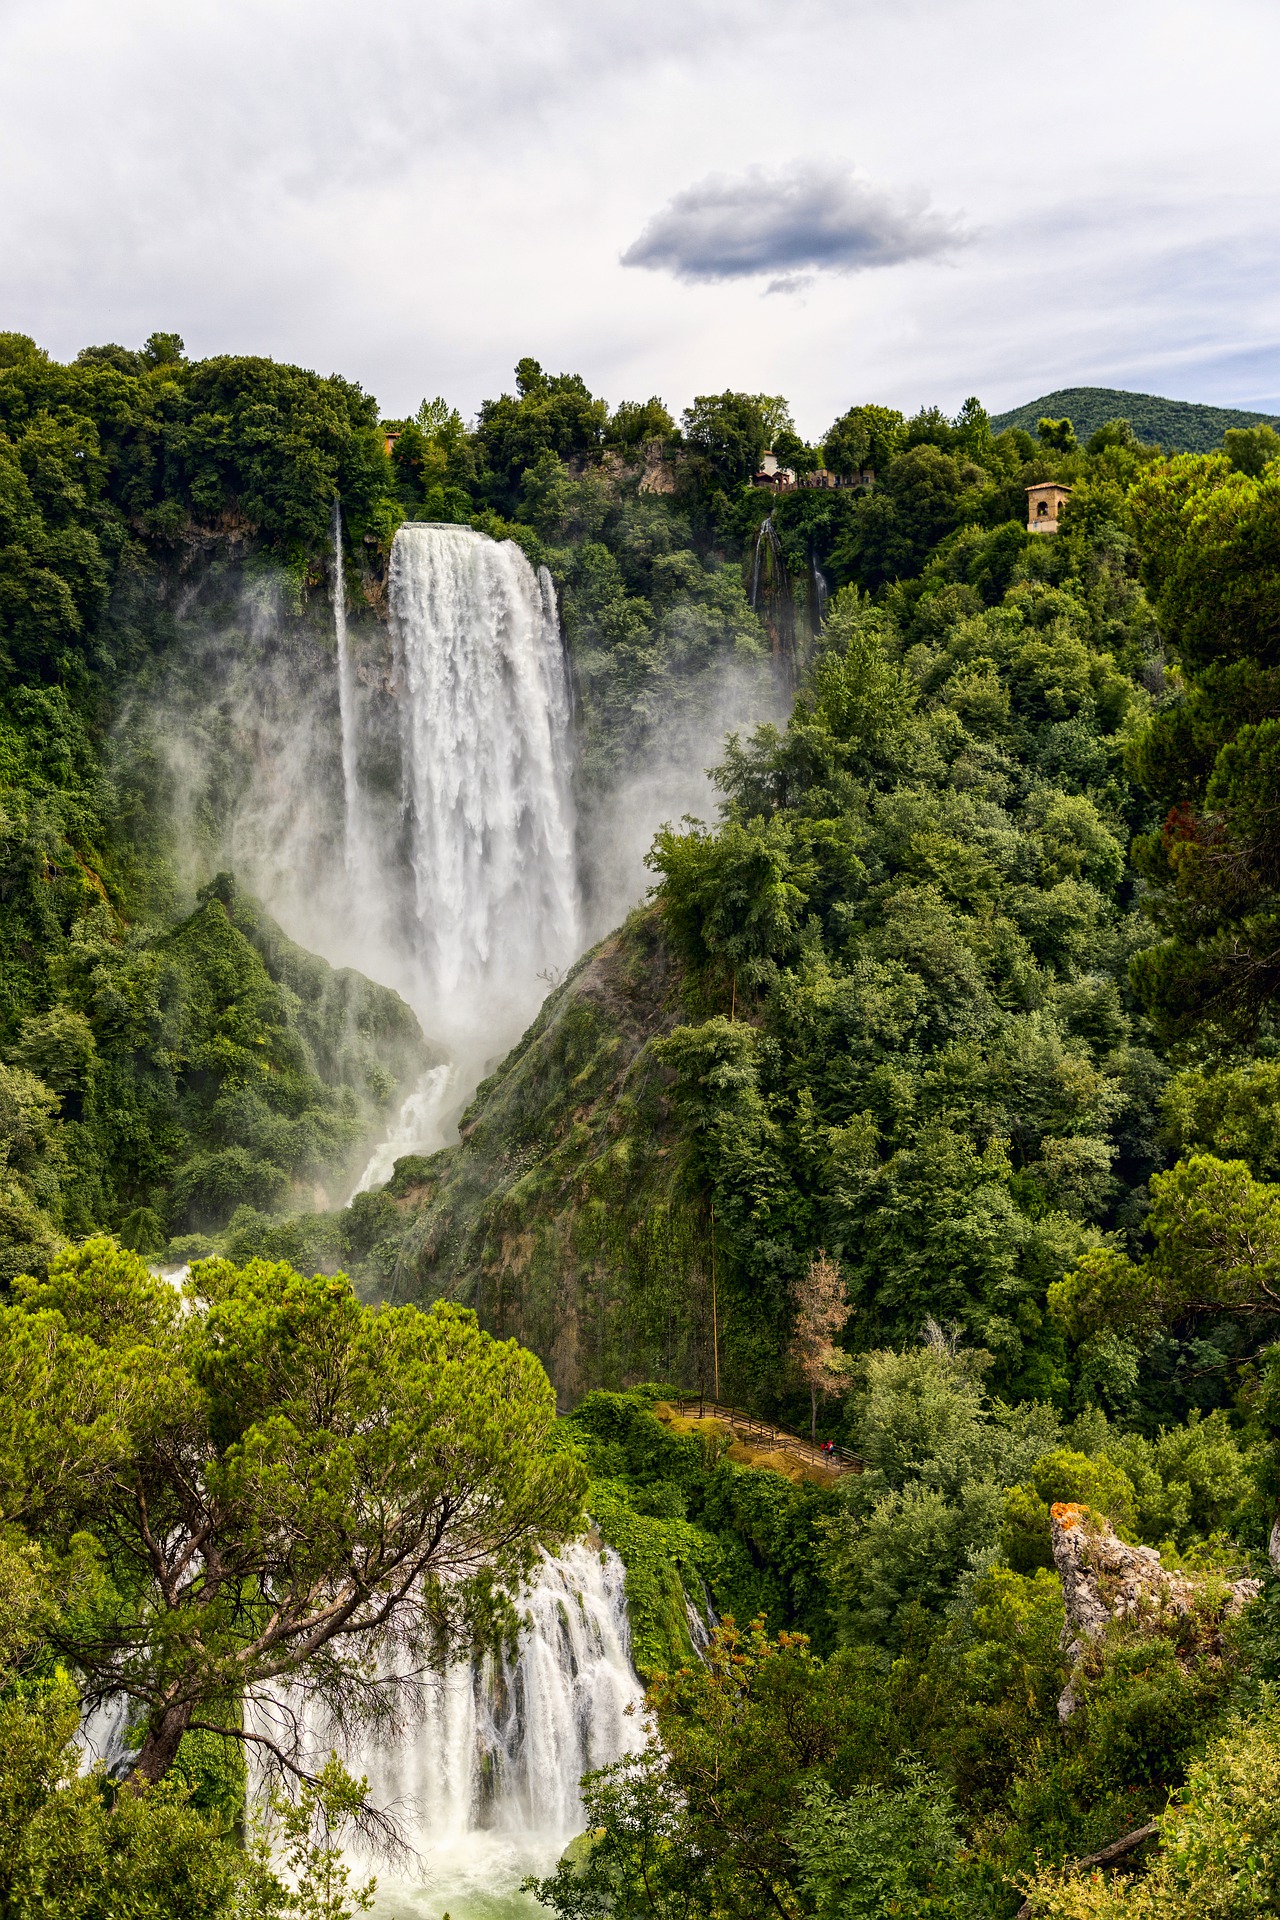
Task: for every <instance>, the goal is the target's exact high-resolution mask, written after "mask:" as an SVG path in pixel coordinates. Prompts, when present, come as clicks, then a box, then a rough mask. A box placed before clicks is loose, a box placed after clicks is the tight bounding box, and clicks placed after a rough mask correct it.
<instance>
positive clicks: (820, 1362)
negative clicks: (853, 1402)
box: [791, 1252, 850, 1441]
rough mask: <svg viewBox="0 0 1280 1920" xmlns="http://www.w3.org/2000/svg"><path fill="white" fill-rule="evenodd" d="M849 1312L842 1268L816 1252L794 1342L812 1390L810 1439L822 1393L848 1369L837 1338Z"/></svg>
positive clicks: (799, 1292) (800, 1295) (800, 1293)
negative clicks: (837, 1344)
mask: <svg viewBox="0 0 1280 1920" xmlns="http://www.w3.org/2000/svg"><path fill="white" fill-rule="evenodd" d="M849 1312H850V1308H849V1303H848V1301H847V1300H846V1299H845V1292H844V1281H843V1280H842V1279H841V1277H840V1269H839V1268H838V1267H837V1266H836V1264H835V1262H834V1261H833V1260H829V1259H828V1258H827V1256H826V1254H825V1253H823V1252H819V1253H816V1254H815V1255H814V1256H813V1259H812V1260H811V1261H810V1262H809V1269H808V1272H807V1273H806V1274H805V1276H804V1279H803V1280H802V1281H801V1282H800V1283H799V1285H798V1286H797V1288H796V1330H795V1334H794V1335H793V1338H792V1345H791V1354H792V1358H793V1360H794V1361H795V1365H796V1370H797V1372H798V1373H799V1374H800V1376H801V1378H802V1380H803V1381H804V1384H805V1385H806V1386H807V1387H808V1389H809V1403H810V1404H809V1438H810V1439H811V1440H814V1441H816V1439H817V1432H818V1395H819V1394H820V1393H832V1392H834V1391H835V1390H836V1389H837V1388H838V1387H839V1386H840V1385H841V1384H842V1383H843V1381H844V1378H845V1375H846V1373H847V1372H848V1364H849V1363H848V1359H847V1356H846V1355H845V1354H844V1353H842V1352H841V1350H840V1349H839V1348H838V1347H837V1346H836V1345H835V1344H834V1339H835V1335H836V1334H838V1333H839V1332H840V1329H841V1328H842V1327H843V1326H844V1323H845V1321H846V1320H847V1319H848V1318H849Z"/></svg>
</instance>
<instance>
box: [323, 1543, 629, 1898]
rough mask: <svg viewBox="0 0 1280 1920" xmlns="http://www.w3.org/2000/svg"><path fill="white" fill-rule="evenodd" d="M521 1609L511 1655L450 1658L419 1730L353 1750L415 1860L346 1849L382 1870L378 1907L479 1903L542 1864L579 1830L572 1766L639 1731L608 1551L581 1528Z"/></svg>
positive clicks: (547, 1865) (613, 1754) (623, 1747)
mask: <svg viewBox="0 0 1280 1920" xmlns="http://www.w3.org/2000/svg"><path fill="white" fill-rule="evenodd" d="M519 1610H520V1613H521V1615H522V1616H523V1620H524V1625H523V1627H522V1629H521V1632H520V1637H519V1642H518V1645H517V1648H516V1653H515V1658H514V1659H510V1658H499V1657H490V1658H488V1659H486V1660H485V1661H483V1662H482V1663H479V1664H477V1665H476V1666H475V1667H468V1666H460V1667H455V1668H453V1669H451V1670H450V1671H449V1672H448V1673H447V1674H445V1675H444V1676H443V1678H442V1679H441V1680H440V1681H439V1682H438V1683H437V1684H436V1685H435V1687H434V1688H433V1689H432V1690H431V1693H430V1695H429V1698H428V1704H427V1709H426V1712H425V1713H424V1715H423V1718H422V1720H421V1722H420V1724H419V1726H418V1728H417V1730H416V1734H415V1735H414V1736H412V1737H410V1738H408V1739H406V1740H405V1741H403V1742H402V1743H400V1744H397V1745H396V1746H394V1747H374V1748H372V1749H370V1750H366V1751H363V1752H362V1753H361V1754H360V1755H359V1761H358V1767H357V1771H359V1772H363V1773H365V1774H366V1775H367V1777H368V1781H369V1795H370V1799H371V1800H372V1802H373V1803H374V1804H375V1805H377V1806H381V1807H389V1808H394V1809H395V1810H396V1811H397V1813H398V1816H399V1818H400V1820H401V1822H402V1824H403V1826H404V1828H405V1831H406V1838H407V1839H408V1840H409V1842H410V1844H411V1845H412V1847H413V1848H414V1850H415V1852H416V1853H417V1855H418V1857H419V1862H420V1864H419V1865H418V1866H416V1867H415V1868H413V1869H411V1870H410V1871H409V1872H408V1874H406V1875H405V1876H404V1877H403V1878H401V1879H399V1880H397V1879H395V1878H394V1877H388V1875H387V1873H386V1870H385V1863H384V1864H383V1866H382V1867H379V1866H378V1863H377V1862H376V1860H371V1859H368V1858H366V1857H364V1856H362V1855H360V1854H358V1853H357V1854H355V1855H354V1858H353V1864H354V1865H355V1866H357V1867H358V1868H359V1869H360V1870H361V1871H362V1872H366V1873H367V1872H368V1871H370V1870H373V1871H375V1872H377V1873H378V1878H379V1898H378V1907H379V1910H380V1911H385V1912H387V1913H393V1914H400V1913H420V1914H423V1915H425V1914H431V1915H433V1916H434V1915H436V1914H437V1913H439V1912H441V1911H443V1910H444V1909H446V1908H447V1909H448V1911H449V1912H450V1913H451V1914H452V1915H453V1920H463V1916H464V1915H466V1914H468V1913H469V1912H476V1913H480V1912H483V1913H486V1914H487V1913H489V1912H491V1911H493V1909H492V1908H491V1907H490V1906H489V1904H488V1902H490V1901H492V1900H494V1899H501V1898H506V1899H510V1898H511V1890H512V1888H513V1887H515V1886H517V1885H518V1883H519V1881H520V1879H521V1877H522V1876H523V1875H524V1874H525V1873H530V1872H536V1873H545V1872H548V1871H550V1869H551V1868H552V1867H553V1866H554V1864H555V1861H556V1860H557V1859H558V1857H559V1855H560V1854H561V1853H562V1852H563V1851H564V1848H565V1846H566V1845H567V1844H568V1842H569V1841H570V1840H571V1839H572V1838H573V1836H574V1835H575V1834H577V1833H579V1832H581V1830H582V1824H583V1813H582V1800H581V1795H580V1793H579V1787H578V1783H579V1779H580V1777H581V1775H582V1774H583V1773H584V1772H585V1771H586V1770H587V1769H588V1768H592V1767H602V1766H607V1765H608V1764H609V1763H610V1762H611V1761H613V1760H616V1759H618V1758H620V1756H621V1755H622V1754H624V1753H627V1752H631V1751H634V1750H636V1749H638V1748H639V1747H640V1746H642V1745H643V1743H644V1725H643V1722H642V1720H641V1717H640V1715H639V1712H638V1711H637V1712H635V1713H629V1712H628V1709H629V1708H632V1707H636V1708H638V1706H639V1702H640V1698H641V1693H640V1687H639V1683H638V1682H637V1680H636V1677H635V1674H634V1672H633V1671H632V1667H631V1661H630V1657H629V1652H628V1627H627V1613H626V1600H625V1595H624V1569H623V1566H622V1562H621V1561H620V1560H619V1558H618V1556H617V1554H615V1553H613V1552H611V1551H609V1550H608V1549H605V1550H603V1551H602V1550H600V1549H599V1548H593V1547H591V1546H589V1545H588V1544H587V1543H586V1542H585V1541H577V1542H575V1543H574V1544H573V1545H572V1546H570V1547H568V1548H567V1549H565V1550H564V1552H562V1553H561V1554H560V1556H559V1557H558V1558H556V1559H552V1558H550V1557H549V1556H548V1557H547V1558H546V1559H544V1561H543V1563H542V1567H541V1570H540V1572H539V1573H538V1575H537V1577H536V1578H535V1580H534V1581H533V1582H532V1584H531V1585H530V1586H529V1587H528V1588H527V1589H526V1591H525V1592H524V1593H523V1594H522V1595H521V1597H520V1602H519ZM518 1904H519V1906H520V1908H521V1910H523V1903H518ZM530 1906H531V1908H532V1903H530ZM502 1910H503V1911H504V1912H505V1911H507V1909H506V1908H505V1907H503V1909H502ZM532 1910H533V1911H540V1909H532Z"/></svg>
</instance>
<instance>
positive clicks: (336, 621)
mask: <svg viewBox="0 0 1280 1920" xmlns="http://www.w3.org/2000/svg"><path fill="white" fill-rule="evenodd" d="M333 637H334V640H335V641H336V643H337V649H338V722H339V726H340V728H341V737H342V826H343V840H342V845H343V857H344V859H345V861H346V865H347V871H348V872H354V871H355V870H356V867H357V864H358V862H359V859H360V854H361V851H362V849H361V846H360V839H361V835H360V831H359V806H360V794H359V788H358V786H357V778H358V776H357V773H356V684H355V674H354V672H353V670H352V666H351V648H350V646H349V644H348V641H347V583H346V574H345V571H344V569H343V561H342V503H341V501H339V500H335V501H334V503H333Z"/></svg>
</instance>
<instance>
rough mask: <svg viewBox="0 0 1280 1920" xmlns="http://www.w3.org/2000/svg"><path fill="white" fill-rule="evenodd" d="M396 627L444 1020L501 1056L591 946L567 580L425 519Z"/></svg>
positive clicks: (424, 907) (412, 806) (419, 854)
mask: <svg viewBox="0 0 1280 1920" xmlns="http://www.w3.org/2000/svg"><path fill="white" fill-rule="evenodd" d="M391 618H392V625H393V629H394V633H395V640H396V646H397V649H398V652H399V657H400V662H401V667H402V671H403V675H404V687H403V697H402V701H401V715H402V724H403V728H404V748H405V752H404V758H405V774H406V787H407V800H408V813H409V821H410V847H411V859H412V862H413V877H414V886H415V903H416V911H417V923H418V927H419V929H420V933H421V941H422V946H421V952H420V956H419V957H420V964H421V968H422V976H423V985H424V992H425V995H426V1000H427V1013H428V1018H429V1019H430V1020H431V1022H432V1024H433V1026H435V1027H436V1029H437V1030H439V1031H443V1032H444V1034H445V1036H446V1037H447V1038H449V1039H450V1040H452V1041H453V1042H454V1043H455V1044H457V1045H460V1046H462V1047H463V1048H466V1047H468V1046H470V1047H474V1046H476V1045H480V1046H482V1047H484V1048H485V1049H487V1051H488V1052H490V1053H492V1052H493V1051H494V1045H493V1043H494V1038H495V1033H502V1032H509V1031H510V1028H511V1026H512V1024H513V1023H515V1024H516V1025H517V1027H518V1025H519V1023H521V1022H522V1021H523V1020H525V1019H527V1017H528V1014H529V1011H530V1010H531V1007H532V1006H534V1005H536V1003H537V1001H538V1000H539V999H540V998H541V997H542V994H543V993H544V992H545V990H546V989H545V984H544V985H543V987H542V988H541V989H540V988H539V986H538V982H539V978H540V977H541V976H543V975H545V974H546V973H547V972H548V971H549V970H551V969H559V968H561V967H563V966H564V965H565V963H566V962H567V961H568V960H570V959H571V958H573V957H574V956H575V955H576V953H577V950H578V907H577V885H576V879H575V866H574V844H573V814H572V803H571V800H570V789H569V700H568V689H567V685H566V679H565V670H564V661H563V658H562V654H561V648H560V636H559V630H558V625H557V621H556V609H555V596H554V592H553V589H552V586H551V576H550V575H549V574H548V573H547V572H546V571H545V569H544V570H543V571H542V573H541V575H540V576H539V575H535V574H534V571H533V569H532V567H531V566H530V565H529V563H528V561H527V560H526V559H525V557H524V555H523V553H522V552H521V551H520V549H519V547H517V546H516V545H515V544H514V543H513V542H511V541H505V542H503V543H502V544H499V543H498V542H496V541H493V540H489V539H487V538H486V537H485V535H483V534H480V533H473V532H472V531H471V529H470V528H469V527H454V526H433V525H415V524H411V525H409V526H405V527H401V529H400V531H399V532H398V533H397V535H396V538H395V545H394V547H393V548H392V553H391Z"/></svg>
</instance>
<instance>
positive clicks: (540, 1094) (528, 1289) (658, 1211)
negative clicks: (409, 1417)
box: [373, 912, 709, 1400]
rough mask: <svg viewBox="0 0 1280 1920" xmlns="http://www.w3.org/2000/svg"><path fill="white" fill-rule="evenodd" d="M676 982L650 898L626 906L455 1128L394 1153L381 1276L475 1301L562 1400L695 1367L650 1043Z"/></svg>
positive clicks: (676, 1186) (701, 1286)
mask: <svg viewBox="0 0 1280 1920" xmlns="http://www.w3.org/2000/svg"><path fill="white" fill-rule="evenodd" d="M678 986H679V981H678V974H677V969H676V967H675V963H674V962H673V960H672V958H671V956H670V953H669V951H668V949H667V947H666V945H665V943H664V942H663V940H662V937H661V932H660V928H659V925H658V921H657V916H656V914H654V913H652V912H639V913H636V914H633V915H632V917H631V919H630V921H629V922H628V923H627V925H626V926H625V927H624V928H623V929H622V930H621V931H620V932H619V933H617V934H614V935H613V936H611V938H609V939H608V940H606V941H604V942H603V943H602V945H600V946H599V947H597V948H596V949H595V950H594V952H592V953H590V954H589V955H587V957H586V958H585V959H584V960H583V961H581V962H580V963H579V965H578V966H577V967H576V968H575V969H574V970H573V972H572V973H571V974H570V976H569V978H568V979H567V980H566V981H565V982H564V984H563V985H562V986H561V987H560V988H559V989H558V990H557V991H556V992H555V993H554V994H552V995H551V996H550V998H549V999H548V1001H547V1003H546V1005H545V1007H544V1008H543V1010H542V1012H541V1014H540V1015H539V1017H538V1019H537V1021H536V1022H535V1023H534V1025H533V1026H532V1027H531V1028H530V1030H529V1032H528V1033H527V1034H526V1035H525V1037H524V1039H523V1040H522V1041H521V1043H520V1045H519V1046H518V1047H517V1048H516V1049H515V1051H514V1052H513V1053H511V1054H510V1055H509V1056H508V1057H507V1058H506V1059H505V1060H504V1061H503V1062H502V1064H501V1066H500V1067H499V1068H498V1070H497V1071H496V1072H495V1073H494V1074H493V1075H492V1076H491V1077H490V1078H489V1079H488V1080H486V1081H484V1082H483V1083H482V1085H481V1086H480V1088H479V1090H478V1092H477V1094H476V1096H475V1099H474V1101H473V1102H472V1104H471V1106H470V1108H469V1109H468V1111H467V1113H466V1114H465V1115H464V1116H463V1121H462V1127H461V1140H460V1142H459V1144H458V1145H457V1146H456V1147H452V1148H449V1149H447V1150H446V1151H445V1152H443V1153H438V1154H435V1155H434V1156H432V1157H431V1158H430V1159H407V1160H402V1161H400V1162H399V1163H398V1165H397V1169H396V1174H395V1177H394V1179H393V1180H392V1182H391V1185H390V1188H389V1190H388V1191H389V1194H390V1196H391V1200H392V1201H393V1202H394V1204H395V1206H396V1209H397V1214H398V1217H397V1219H396V1221H395V1222H394V1224H393V1225H391V1228H390V1231H389V1232H388V1233H387V1234H386V1237H385V1238H384V1239H383V1240H382V1242H381V1243H380V1245H378V1246H377V1247H375V1249H374V1254H373V1262H374V1264H375V1265H377V1266H379V1267H380V1268H381V1274H382V1278H381V1287H382V1290H383V1291H384V1292H385V1293H387V1294H388V1295H389V1296H390V1297H392V1298H396V1299H417V1300H422V1301H430V1300H434V1299H437V1298H440V1297H442V1296H444V1297H447V1298H450V1299H455V1300H460V1301H463V1302H464V1303H465V1304H467V1305H469V1306H472V1307H474V1308H475V1309H476V1311H477V1312H478V1313H479V1315H480V1317H481V1320H482V1321H483V1323H484V1324H485V1326H486V1327H488V1328H490V1329H491V1330H492V1331H494V1332H495V1333H498V1334H501V1335H504V1336H514V1337H515V1338H517V1339H519V1340H521V1341H523V1342H524V1343H525V1344H526V1345H528V1346H530V1347H532V1348H533V1350H534V1351H535V1352H536V1353H537V1354H538V1355H539V1357H540V1358H541V1360H542V1361H543V1363H544V1365H545V1366H546V1367H547V1370H548V1372H549V1373H550V1375H551V1378H552V1380H553V1381H554V1383H555V1386H556V1388H557V1391H558V1392H559V1394H560V1395H561V1397H562V1399H564V1400H573V1399H576V1398H577V1397H578V1396H579V1395H580V1394H581V1393H582V1392H583V1391H584V1390H585V1388H586V1387H587V1386H611V1387H620V1386H625V1385H628V1384H632V1383H634V1382H636V1381H638V1380H645V1379H661V1380H673V1381H677V1382H679V1383H681V1384H691V1385H695V1386H696V1384H697V1382H698V1378H699V1366H700V1364H701V1363H702V1359H703V1357H704V1347H705V1344H706V1339H707V1337H709V1336H708V1332H707V1329H705V1328H704V1325H703V1321H704V1318H708V1316H709V1309H708V1315H704V1313H703V1307H704V1305H705V1304H706V1302H705V1296H706V1293H707V1287H706V1275H705V1268H706V1261H705V1256H704V1242H703V1223H702V1221H701V1217H700V1214H699V1211H698V1202H697V1200H696V1197H695V1196H694V1195H693V1193H692V1192H691V1190H690V1186H689V1183H688V1181H687V1178H686V1174H685V1165H684V1159H683V1154H682V1150H681V1146H680V1142H679V1137H678V1134H677V1131H676V1128H675V1124H674V1119H673V1115H672V1111H671V1101H670V1080H671V1075H670V1072H669V1070H668V1069H666V1068H664V1067H663V1066H661V1065H660V1063H659V1062H658V1060H657V1059H656V1058H655V1055H654V1052H653V1048H652V1044H651V1043H652V1042H653V1041H654V1040H655V1039H657V1038H660V1037H661V1036H662V1035H664V1034H666V1033H669V1032H670V1030H671V1028H672V1027H673V1026H674V1025H676V1023H677V1022H678V1020H679V1018H680V1005H679V993H678Z"/></svg>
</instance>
